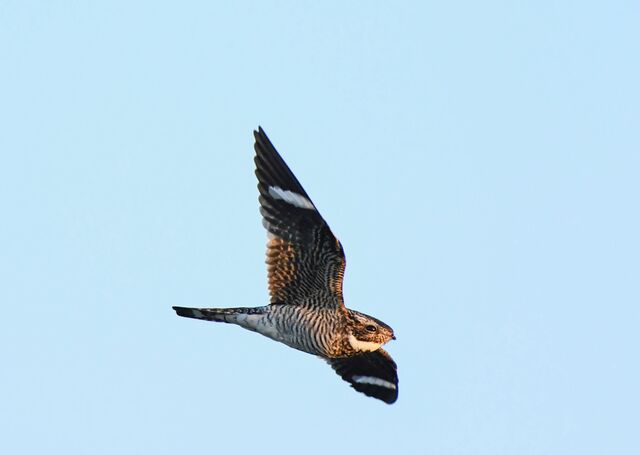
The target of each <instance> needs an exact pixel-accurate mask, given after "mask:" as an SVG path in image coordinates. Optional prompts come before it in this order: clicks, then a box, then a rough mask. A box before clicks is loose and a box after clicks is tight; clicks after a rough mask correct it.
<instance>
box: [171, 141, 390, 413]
mask: <svg viewBox="0 0 640 455" xmlns="http://www.w3.org/2000/svg"><path fill="white" fill-rule="evenodd" d="M254 136H255V139H256V144H255V149H256V157H255V162H256V176H257V177H258V189H259V192H260V198H259V201H260V212H261V213H262V216H263V224H264V226H265V228H266V229H267V232H268V236H269V241H268V243H267V265H268V271H269V291H270V293H271V304H270V305H267V306H261V307H253V308H249V307H239V308H185V307H174V310H175V311H176V313H177V314H178V315H179V316H184V317H189V318H195V319H202V320H208V321H216V322H226V323H230V324H236V325H239V326H241V327H243V328H245V329H248V330H251V331H254V332H258V333H260V334H262V335H264V336H266V337H268V338H271V339H273V340H275V341H279V342H281V343H284V344H286V345H287V346H290V347H292V348H294V349H298V350H300V351H304V352H307V353H310V354H314V355H317V356H319V357H322V358H324V359H325V360H327V362H329V364H331V366H332V367H333V368H334V370H336V372H337V373H338V374H339V375H340V376H341V377H342V378H343V379H344V380H346V381H348V382H349V383H350V384H351V385H352V387H354V388H355V389H356V390H358V391H359V392H362V393H365V394H366V395H369V396H372V397H375V398H378V399H380V400H383V401H385V402H387V403H393V402H394V401H395V400H396V399H397V396H398V376H397V373H396V364H395V362H394V361H393V360H392V359H391V357H390V356H389V354H387V353H386V351H384V350H383V349H381V346H382V345H383V344H385V343H386V342H388V341H389V340H392V339H395V336H394V334H393V330H392V329H391V327H389V326H388V325H386V324H385V323H383V322H382V321H379V320H378V319H376V318H373V317H371V316H368V315H366V314H364V313H360V312H357V311H354V310H350V309H348V308H346V307H345V305H344V300H343V297H342V279H343V276H344V268H345V259H344V252H343V249H342V245H341V244H340V242H339V241H338V240H337V239H336V238H335V237H334V235H333V233H332V232H331V230H330V229H329V226H328V225H327V223H326V222H325V221H324V219H323V218H322V216H320V214H319V213H318V211H317V209H316V207H315V205H314V204H313V203H312V202H311V200H310V198H309V196H308V195H307V193H306V192H305V190H304V189H303V188H302V185H300V182H298V180H297V179H296V177H295V176H294V175H293V173H292V172H291V170H290V169H289V167H288V166H287V165H286V163H285V162H284V160H283V159H282V157H280V155H279V154H278V152H277V151H276V149H275V148H274V147H273V145H272V144H271V142H270V141H269V139H268V138H267V136H266V134H265V133H264V131H263V130H262V128H259V130H258V131H256V132H254Z"/></svg>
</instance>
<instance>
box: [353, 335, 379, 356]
mask: <svg viewBox="0 0 640 455" xmlns="http://www.w3.org/2000/svg"><path fill="white" fill-rule="evenodd" d="M349 344H350V345H351V347H352V348H353V349H355V350H356V351H370V352H373V351H377V350H378V349H379V348H380V346H382V344H381V343H374V342H373V341H360V340H358V339H357V338H356V337H354V336H353V335H352V334H349Z"/></svg>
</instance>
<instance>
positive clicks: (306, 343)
mask: <svg viewBox="0 0 640 455" xmlns="http://www.w3.org/2000/svg"><path fill="white" fill-rule="evenodd" d="M175 308H176V311H177V313H178V315H180V316H184V317H188V318H194V319H203V320H207V321H216V322H226V323H230V324H236V325H239V326H240V327H243V328H245V329H247V330H251V331H252V332H258V333H259V334H261V335H264V336H266V337H268V338H271V339H272V340H275V341H279V342H280V343H284V344H286V345H287V346H289V347H292V348H294V349H298V350H299V351H303V352H307V353H309V354H314V355H317V356H320V357H325V358H336V357H344V356H350V355H356V354H358V353H360V352H368V351H376V350H377V349H378V348H379V347H380V346H381V345H382V343H378V342H375V341H360V340H358V339H357V338H355V337H354V336H353V335H352V334H351V333H350V332H349V330H348V326H349V325H350V320H351V319H352V318H353V315H354V314H355V313H356V312H355V311H353V310H349V309H347V314H345V313H344V312H343V311H340V310H339V309H327V308H313V307H309V306H306V305H299V304H280V305H268V306H262V307H252V308H201V309H199V308H182V307H175ZM358 314H360V315H361V316H364V315H362V313H358ZM349 315H350V316H351V317H349Z"/></svg>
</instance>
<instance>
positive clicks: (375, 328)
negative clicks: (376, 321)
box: [365, 325, 378, 332]
mask: <svg viewBox="0 0 640 455" xmlns="http://www.w3.org/2000/svg"><path fill="white" fill-rule="evenodd" d="M365 329H367V331H368V332H375V331H377V330H378V328H377V327H376V326H375V325H368V326H366V327H365Z"/></svg>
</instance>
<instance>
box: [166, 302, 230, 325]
mask: <svg viewBox="0 0 640 455" xmlns="http://www.w3.org/2000/svg"><path fill="white" fill-rule="evenodd" d="M173 309H174V310H175V311H176V314H177V315H178V316H182V317H185V318H193V319H202V320H205V321H218V322H225V320H224V315H225V314H230V313H231V312H228V311H227V310H226V309H222V308H185V307H181V306H174V307H173Z"/></svg>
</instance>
